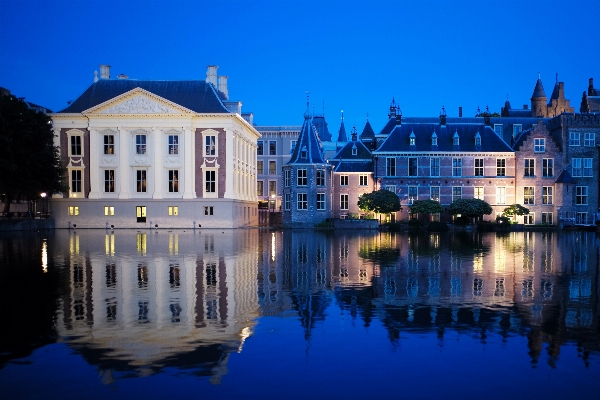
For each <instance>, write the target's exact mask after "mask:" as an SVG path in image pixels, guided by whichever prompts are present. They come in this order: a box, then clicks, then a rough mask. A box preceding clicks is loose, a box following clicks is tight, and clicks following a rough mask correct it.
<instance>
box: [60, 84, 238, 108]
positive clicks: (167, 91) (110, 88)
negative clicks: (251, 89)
mask: <svg viewBox="0 0 600 400" xmlns="http://www.w3.org/2000/svg"><path fill="white" fill-rule="evenodd" d="M136 88H141V89H144V90H147V91H148V92H150V93H153V94H155V95H157V96H160V97H162V98H164V99H166V100H169V101H172V102H173V103H176V104H179V105H180V106H183V107H185V108H187V109H190V110H192V111H194V112H198V113H230V111H229V110H228V109H227V107H225V105H224V104H223V101H224V100H226V98H225V95H224V94H223V93H221V92H220V91H218V90H216V89H215V88H214V87H213V86H212V85H211V84H209V83H207V82H206V81H141V80H135V79H100V80H99V81H98V82H94V83H92V84H91V85H90V87H88V88H87V89H86V91H85V92H83V94H82V95H81V96H79V97H78V98H77V100H75V101H74V102H73V103H71V104H70V105H69V106H68V107H67V108H65V109H64V110H61V111H59V112H58V113H80V112H82V111H85V110H87V109H89V108H92V107H94V106H97V105H98V104H102V103H104V102H105V101H108V100H110V99H112V98H115V97H117V96H120V95H122V94H124V93H127V92H129V91H130V90H133V89H136Z"/></svg>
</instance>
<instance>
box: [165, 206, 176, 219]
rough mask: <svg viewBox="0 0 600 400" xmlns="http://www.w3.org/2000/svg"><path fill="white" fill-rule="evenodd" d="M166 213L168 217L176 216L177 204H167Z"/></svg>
mask: <svg viewBox="0 0 600 400" xmlns="http://www.w3.org/2000/svg"><path fill="white" fill-rule="evenodd" d="M167 213H168V214H169V216H170V217H176V216H178V215H179V206H168V207H167Z"/></svg>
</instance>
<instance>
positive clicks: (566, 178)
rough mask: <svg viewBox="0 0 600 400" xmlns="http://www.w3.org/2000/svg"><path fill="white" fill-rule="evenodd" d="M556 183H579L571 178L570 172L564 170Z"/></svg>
mask: <svg viewBox="0 0 600 400" xmlns="http://www.w3.org/2000/svg"><path fill="white" fill-rule="evenodd" d="M554 183H577V181H575V179H573V177H572V176H571V174H570V173H569V171H567V170H566V169H563V170H562V172H561V173H560V175H559V176H558V178H556V180H555V181H554Z"/></svg>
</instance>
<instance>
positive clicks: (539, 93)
mask: <svg viewBox="0 0 600 400" xmlns="http://www.w3.org/2000/svg"><path fill="white" fill-rule="evenodd" d="M539 98H546V92H545V91H544V85H542V79H541V78H540V76H539V74H538V80H537V82H536V83H535V89H533V95H531V100H533V99H539Z"/></svg>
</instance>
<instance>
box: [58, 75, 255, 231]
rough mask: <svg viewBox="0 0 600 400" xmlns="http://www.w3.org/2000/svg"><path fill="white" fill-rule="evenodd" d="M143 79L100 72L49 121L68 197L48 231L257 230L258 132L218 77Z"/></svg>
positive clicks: (63, 198) (61, 198) (61, 199)
mask: <svg viewBox="0 0 600 400" xmlns="http://www.w3.org/2000/svg"><path fill="white" fill-rule="evenodd" d="M217 68H218V67H216V66H209V67H208V70H207V74H206V80H190V81H145V80H133V79H128V78H127V77H126V76H123V75H119V77H118V78H117V79H110V66H108V65H101V66H100V77H98V76H97V75H96V77H95V78H94V82H93V83H92V85H91V86H90V87H89V88H88V89H87V90H86V91H85V92H84V93H83V94H82V95H81V96H79V97H78V98H77V99H76V100H75V101H73V102H72V103H71V104H69V106H68V107H67V108H65V109H64V110H62V111H59V112H57V113H54V114H51V116H52V121H53V127H54V132H55V135H56V136H55V145H57V146H59V148H60V151H61V159H62V161H63V164H64V166H65V167H66V169H67V173H68V183H69V191H68V192H67V193H63V194H62V195H55V196H53V198H52V200H51V203H50V207H51V208H50V211H51V212H52V215H53V217H54V218H55V220H56V226H57V228H68V227H72V226H76V227H82V228H109V227H111V226H114V227H115V228H143V227H150V228H154V227H156V226H157V225H158V227H160V228H194V227H195V228H198V227H200V226H201V227H202V228H233V227H242V226H254V225H256V224H257V218H258V211H257V196H256V181H257V179H256V178H257V176H256V148H257V139H258V138H259V137H260V134H259V133H258V131H257V130H256V129H254V127H253V126H252V115H251V114H244V115H242V113H241V102H239V101H229V99H228V90H227V77H225V76H223V77H217Z"/></svg>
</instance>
